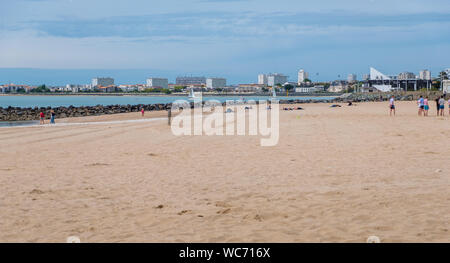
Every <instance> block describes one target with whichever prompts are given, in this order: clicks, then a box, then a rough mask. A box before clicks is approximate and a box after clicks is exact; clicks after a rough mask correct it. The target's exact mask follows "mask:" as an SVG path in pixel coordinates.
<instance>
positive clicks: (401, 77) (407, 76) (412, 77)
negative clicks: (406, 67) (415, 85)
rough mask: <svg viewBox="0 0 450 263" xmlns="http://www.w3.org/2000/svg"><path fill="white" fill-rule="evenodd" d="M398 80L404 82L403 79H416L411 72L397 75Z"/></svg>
mask: <svg viewBox="0 0 450 263" xmlns="http://www.w3.org/2000/svg"><path fill="white" fill-rule="evenodd" d="M398 79H400V80H405V79H416V75H415V74H414V73H411V72H402V73H400V74H398Z"/></svg>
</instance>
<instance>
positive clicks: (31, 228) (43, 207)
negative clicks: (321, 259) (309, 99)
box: [0, 102, 450, 242]
mask: <svg viewBox="0 0 450 263" xmlns="http://www.w3.org/2000/svg"><path fill="white" fill-rule="evenodd" d="M329 105H330V104H302V105H300V106H301V107H304V108H305V110H304V111H280V120H281V122H280V139H279V143H278V145H277V146H274V147H261V146H260V137H258V136H179V137H177V136H174V135H173V134H172V133H171V130H170V127H169V126H168V125H167V120H165V119H155V120H154V121H150V120H149V121H148V122H147V121H146V122H136V123H120V122H116V123H111V121H120V120H130V119H141V116H140V113H127V114H118V115H108V116H97V117H83V118H73V119H66V120H57V122H58V123H85V122H96V123H94V124H93V125H76V124H74V125H67V126H55V127H50V126H43V127H17V128H0V142H1V144H0V145H1V147H0V156H1V157H0V185H1V191H0V242H65V241H66V238H67V237H68V236H78V237H80V239H81V241H82V242H365V241H366V239H367V237H368V236H371V235H376V236H378V237H380V239H381V241H382V242H450V117H449V116H448V109H447V108H446V116H445V117H443V118H442V117H436V114H435V109H434V107H433V106H434V105H432V107H431V110H430V117H428V118H424V117H421V118H420V117H418V116H417V106H416V103H415V102H398V103H397V116H396V117H389V114H388V103H387V102H380V103H378V102H373V103H359V104H357V106H354V107H347V106H345V104H341V105H343V106H342V107H341V108H330V107H329ZM288 107H294V105H289V106H288ZM165 116H167V115H166V112H154V113H147V114H146V118H164V117H165ZM102 121H106V123H97V122H102Z"/></svg>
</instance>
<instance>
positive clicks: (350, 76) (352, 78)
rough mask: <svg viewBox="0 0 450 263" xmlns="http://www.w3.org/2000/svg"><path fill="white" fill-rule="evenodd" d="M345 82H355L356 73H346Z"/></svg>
mask: <svg viewBox="0 0 450 263" xmlns="http://www.w3.org/2000/svg"><path fill="white" fill-rule="evenodd" d="M347 82H348V83H355V82H356V75H355V74H348V77H347Z"/></svg>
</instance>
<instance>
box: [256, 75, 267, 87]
mask: <svg viewBox="0 0 450 263" xmlns="http://www.w3.org/2000/svg"><path fill="white" fill-rule="evenodd" d="M258 84H260V85H267V75H266V74H259V75H258Z"/></svg>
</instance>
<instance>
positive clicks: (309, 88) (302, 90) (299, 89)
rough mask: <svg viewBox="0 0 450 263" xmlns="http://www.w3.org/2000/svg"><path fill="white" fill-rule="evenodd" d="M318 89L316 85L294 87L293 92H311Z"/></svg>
mask: <svg viewBox="0 0 450 263" xmlns="http://www.w3.org/2000/svg"><path fill="white" fill-rule="evenodd" d="M316 91H318V90H317V88H316V87H297V88H295V92H298V93H313V92H316Z"/></svg>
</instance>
